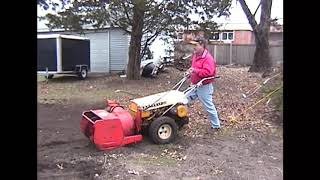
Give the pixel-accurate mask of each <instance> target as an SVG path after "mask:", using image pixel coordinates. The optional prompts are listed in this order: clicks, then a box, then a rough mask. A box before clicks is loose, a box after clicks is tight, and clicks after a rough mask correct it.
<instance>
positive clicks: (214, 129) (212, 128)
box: [210, 127, 220, 132]
mask: <svg viewBox="0 0 320 180" xmlns="http://www.w3.org/2000/svg"><path fill="white" fill-rule="evenodd" d="M210 129H211V130H210V131H211V132H218V131H219V130H220V128H214V127H211V128H210Z"/></svg>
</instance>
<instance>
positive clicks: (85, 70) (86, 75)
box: [79, 68, 88, 79]
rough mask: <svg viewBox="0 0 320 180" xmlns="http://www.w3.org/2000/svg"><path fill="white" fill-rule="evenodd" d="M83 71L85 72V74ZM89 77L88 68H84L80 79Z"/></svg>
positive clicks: (80, 73)
mask: <svg viewBox="0 0 320 180" xmlns="http://www.w3.org/2000/svg"><path fill="white" fill-rule="evenodd" d="M82 72H85V74H84V75H83V73H82ZM87 77H88V70H87V68H82V69H81V71H80V72H79V78H80V79H85V78H87Z"/></svg>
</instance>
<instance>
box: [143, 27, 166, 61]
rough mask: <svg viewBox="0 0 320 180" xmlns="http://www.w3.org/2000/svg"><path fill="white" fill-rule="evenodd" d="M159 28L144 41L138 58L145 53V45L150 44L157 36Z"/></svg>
mask: <svg viewBox="0 0 320 180" xmlns="http://www.w3.org/2000/svg"><path fill="white" fill-rule="evenodd" d="M160 32H161V30H158V31H156V32H155V33H154V34H153V35H152V36H150V37H149V38H148V39H147V40H146V41H145V43H144V46H143V49H142V52H141V55H140V58H142V57H143V56H144V55H145V54H146V50H147V47H148V46H149V45H150V44H152V42H153V41H154V40H155V39H156V38H157V36H158V35H159V34H160Z"/></svg>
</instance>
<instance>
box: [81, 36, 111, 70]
mask: <svg viewBox="0 0 320 180" xmlns="http://www.w3.org/2000/svg"><path fill="white" fill-rule="evenodd" d="M84 36H85V37H87V38H89V39H90V58H91V63H90V64H91V72H109V68H110V67H109V60H110V58H109V57H110V56H109V31H107V32H95V33H87V34H85V35H84Z"/></svg>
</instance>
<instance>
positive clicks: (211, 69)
mask: <svg viewBox="0 0 320 180" xmlns="http://www.w3.org/2000/svg"><path fill="white" fill-rule="evenodd" d="M191 67H192V68H193V69H194V71H193V72H192V73H191V75H190V78H191V83H192V84H196V83H197V82H199V81H200V80H201V79H203V78H205V77H211V76H215V75H216V60H215V59H214V58H213V57H212V56H211V54H210V53H209V52H208V50H207V49H205V50H204V51H203V54H202V56H197V55H196V54H193V56H192V65H191ZM213 81H214V80H213V79H209V80H205V81H204V82H203V84H209V83H212V82H213Z"/></svg>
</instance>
